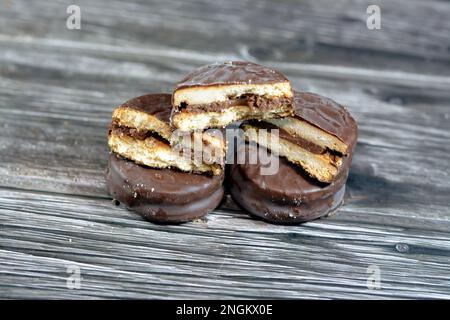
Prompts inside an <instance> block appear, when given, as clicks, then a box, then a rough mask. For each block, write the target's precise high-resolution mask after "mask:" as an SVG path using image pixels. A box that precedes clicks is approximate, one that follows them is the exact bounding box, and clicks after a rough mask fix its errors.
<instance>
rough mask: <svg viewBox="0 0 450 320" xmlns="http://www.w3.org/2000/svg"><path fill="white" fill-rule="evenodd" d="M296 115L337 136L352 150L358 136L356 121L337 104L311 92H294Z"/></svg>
mask: <svg viewBox="0 0 450 320" xmlns="http://www.w3.org/2000/svg"><path fill="white" fill-rule="evenodd" d="M294 114H295V116H296V117H298V118H300V119H303V120H305V121H307V122H309V123H310V124H312V125H314V126H316V127H318V128H320V129H322V130H324V131H326V132H328V133H329V134H332V135H334V136H336V137H337V138H338V139H339V140H341V141H342V142H344V143H345V144H346V145H347V146H349V149H352V148H353V146H354V145H355V143H356V140H357V136H358V126H357V124H356V121H355V119H353V117H352V116H351V114H350V113H349V112H348V111H347V109H346V108H345V107H343V106H342V105H340V104H338V103H337V102H335V101H333V100H331V99H329V98H326V97H323V96H320V95H318V94H315V93H310V92H294Z"/></svg>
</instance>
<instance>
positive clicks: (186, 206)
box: [106, 153, 224, 223]
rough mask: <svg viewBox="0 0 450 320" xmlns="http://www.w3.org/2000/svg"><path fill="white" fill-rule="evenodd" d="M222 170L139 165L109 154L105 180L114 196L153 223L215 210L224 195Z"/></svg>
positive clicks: (178, 220) (175, 221)
mask: <svg viewBox="0 0 450 320" xmlns="http://www.w3.org/2000/svg"><path fill="white" fill-rule="evenodd" d="M223 178H224V175H223V173H222V174H221V175H219V176H207V175H200V174H192V173H185V172H180V171H175V170H170V169H153V168H149V167H144V166H140V165H138V164H136V163H134V162H132V161H129V160H126V159H124V158H122V157H120V156H118V155H117V154H114V153H111V154H110V156H109V162H108V169H107V173H106V182H107V186H108V192H109V194H110V195H111V196H112V197H114V199H117V200H119V201H120V202H122V203H124V204H125V206H126V207H127V208H128V209H130V210H132V211H135V212H137V213H139V214H140V215H142V216H143V217H144V218H145V219H147V220H150V221H152V222H160V223H181V222H187V221H191V220H194V219H197V218H200V217H202V216H204V215H205V214H207V213H209V212H211V211H212V210H214V209H215V208H216V207H217V206H218V205H219V203H220V202H221V200H222V196H223V187H222V181H223Z"/></svg>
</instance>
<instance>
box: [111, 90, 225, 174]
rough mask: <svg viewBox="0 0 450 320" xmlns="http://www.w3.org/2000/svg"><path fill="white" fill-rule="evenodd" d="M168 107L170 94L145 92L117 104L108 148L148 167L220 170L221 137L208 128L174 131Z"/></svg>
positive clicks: (222, 139)
mask: <svg viewBox="0 0 450 320" xmlns="http://www.w3.org/2000/svg"><path fill="white" fill-rule="evenodd" d="M171 109H172V106H171V95H170V94H149V95H144V96H141V97H137V98H134V99H131V100H129V101H127V102H126V103H124V104H123V105H121V106H120V107H118V108H117V109H116V110H114V112H113V118H112V124H111V128H110V131H109V137H108V143H109V146H110V148H111V150H112V151H114V152H115V153H118V154H119V155H121V156H123V157H125V158H128V159H130V160H133V161H135V162H137V163H140V164H144V165H147V166H150V167H155V168H168V167H176V168H178V169H180V170H182V171H191V172H197V173H203V172H212V173H213V174H220V171H221V169H222V167H223V166H224V156H225V146H226V145H225V142H224V137H223V136H221V135H218V134H216V133H214V132H209V131H208V132H198V133H192V132H175V131H174V130H173V129H172V128H171V126H170V113H171ZM180 137H181V138H182V139H180Z"/></svg>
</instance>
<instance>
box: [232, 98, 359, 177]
mask: <svg viewBox="0 0 450 320" xmlns="http://www.w3.org/2000/svg"><path fill="white" fill-rule="evenodd" d="M294 109H295V115H294V116H293V117H286V118H283V119H271V120H266V121H260V122H256V121H250V122H246V123H243V124H242V125H241V128H242V129H243V130H244V132H245V138H246V139H247V140H249V141H254V142H257V143H259V144H261V145H263V146H264V147H266V148H269V149H276V150H272V151H276V152H277V153H278V154H279V155H281V156H283V157H286V158H287V159H288V160H289V161H290V162H292V163H295V164H298V165H300V166H301V167H302V168H303V169H304V170H305V171H306V172H307V173H308V174H309V175H310V176H312V177H314V178H316V179H317V180H319V181H321V182H327V183H329V182H331V181H333V179H334V178H335V177H336V175H337V174H338V173H339V170H340V167H341V165H342V157H344V156H349V155H350V154H351V153H352V152H353V148H354V146H355V144H356V140H357V132H358V130H357V125H356V121H355V120H354V119H353V117H352V116H351V115H350V113H349V112H348V111H347V110H346V109H345V108H344V107H343V106H341V105H339V104H337V103H336V102H334V101H333V100H331V99H328V98H325V97H322V96H319V95H317V94H313V93H297V92H296V93H295V98H294ZM261 129H266V130H270V131H271V130H274V129H277V130H278V134H279V136H278V143H277V144H269V143H268V142H267V141H266V140H265V139H260V130H261Z"/></svg>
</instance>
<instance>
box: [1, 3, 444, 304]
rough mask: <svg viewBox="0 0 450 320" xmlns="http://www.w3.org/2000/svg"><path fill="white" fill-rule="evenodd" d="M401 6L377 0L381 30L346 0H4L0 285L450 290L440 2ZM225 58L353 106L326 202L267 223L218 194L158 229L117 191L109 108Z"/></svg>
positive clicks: (421, 294) (19, 292)
mask: <svg viewBox="0 0 450 320" xmlns="http://www.w3.org/2000/svg"><path fill="white" fill-rule="evenodd" d="M413 2H414V3H413V4H410V2H409V1H408V5H407V6H405V2H404V1H382V10H383V12H384V13H383V30H382V31H380V32H372V31H368V30H367V29H366V26H365V17H366V15H365V8H366V7H367V1H357V0H352V1H338V2H336V4H335V5H331V6H330V5H329V4H327V5H325V1H302V2H300V3H299V4H295V3H294V2H293V1H281V2H280V3H279V4H278V5H277V6H274V5H273V4H272V3H273V2H269V1H260V2H258V5H257V7H254V5H253V3H252V2H250V1H239V2H237V1H227V2H220V3H219V2H217V3H212V2H206V1H200V0H196V1H172V0H171V1H164V2H154V3H150V2H147V1H131V2H127V3H124V2H122V1H103V0H101V1H95V2H93V1H80V2H79V5H80V6H81V8H82V30H79V31H69V30H67V29H66V28H65V18H66V16H67V15H66V13H65V9H66V7H67V5H69V4H71V2H70V1H52V2H44V1H36V2H28V1H19V0H15V1H11V2H8V4H7V3H6V2H5V3H1V6H2V8H1V9H2V10H1V11H0V297H2V298H37V297H39V298H273V297H284V298H450V294H449V292H450V282H449V279H450V270H449V268H448V265H449V263H450V251H449V247H450V246H449V245H450V235H449V232H448V230H449V229H450V197H449V196H450V145H449V143H448V142H449V141H450V130H449V128H450V92H449V91H448V88H449V87H450V76H449V73H450V69H449V68H448V66H449V64H448V62H449V60H450V50H449V48H450V39H449V38H448V37H446V36H444V35H445V34H448V31H449V29H450V21H448V19H443V18H444V17H445V16H446V15H448V13H449V11H450V6H449V5H448V4H446V3H445V2H442V1H427V2H422V1H413ZM327 3H328V2H327ZM430 17H433V19H430ZM441 18H442V19H441ZM230 24H231V27H230ZM217 39H220V40H217ZM226 59H249V60H254V61H257V62H260V63H263V64H268V65H271V66H273V67H275V68H278V69H280V70H281V71H283V72H284V73H285V74H286V75H287V76H288V77H289V78H290V79H291V80H292V83H293V85H294V87H295V88H297V89H299V90H308V91H314V92H317V93H320V94H323V95H326V96H329V97H331V98H333V99H335V100H337V101H339V102H340V103H343V104H345V105H346V106H348V108H349V109H350V110H351V112H352V114H354V115H355V117H356V118H357V120H358V125H359V129H360V138H359V142H358V146H357V153H356V155H355V158H354V162H353V165H352V169H351V174H350V177H349V181H348V184H347V194H346V203H345V206H344V207H343V208H342V210H340V211H339V212H338V213H337V214H336V215H334V216H332V217H329V218H327V219H323V220H319V221H315V222H311V223H307V224H304V225H301V226H276V225H270V224H266V223H263V222H261V221H257V220H253V219H250V218H249V217H247V215H245V213H244V212H242V211H241V210H239V209H238V208H237V207H236V206H235V204H233V203H232V202H231V201H230V200H229V199H228V200H226V201H224V203H223V205H222V206H221V207H220V208H219V209H217V210H216V211H215V212H214V213H212V214H210V215H208V216H207V218H206V219H205V220H204V221H200V222H195V223H188V224H185V225H181V226H161V225H153V224H150V223H147V222H144V221H142V220H141V219H140V218H139V217H138V216H136V215H134V214H133V213H130V212H128V211H126V210H124V209H123V208H121V207H115V206H114V205H113V204H112V202H111V200H110V199H109V197H108V195H107V194H106V191H105V182H104V176H103V175H104V169H105V166H106V161H107V154H108V149H107V146H106V128H107V126H108V124H109V121H110V117H111V111H112V109H113V108H114V107H115V106H117V105H118V104H120V103H122V102H123V101H125V100H127V99H129V98H131V97H133V96H137V95H140V94H143V93H147V92H170V91H171V89H172V86H173V83H174V82H176V81H177V80H178V79H180V77H181V76H182V75H183V74H184V73H186V72H187V71H189V70H190V69H192V68H194V67H196V66H199V65H202V64H206V63H210V62H213V61H215V60H226ZM397 244H407V245H408V247H407V250H406V251H405V250H402V248H400V249H399V247H398V246H397ZM396 246H397V247H396ZM73 265H77V266H79V267H80V268H81V274H82V277H83V278H82V285H81V289H79V290H70V289H68V288H67V287H66V279H67V277H68V273H67V267H68V266H73ZM370 265H375V266H378V267H379V268H380V269H381V281H382V288H381V289H380V290H369V289H368V288H367V285H366V280H367V276H368V274H367V267H368V266H370Z"/></svg>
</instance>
